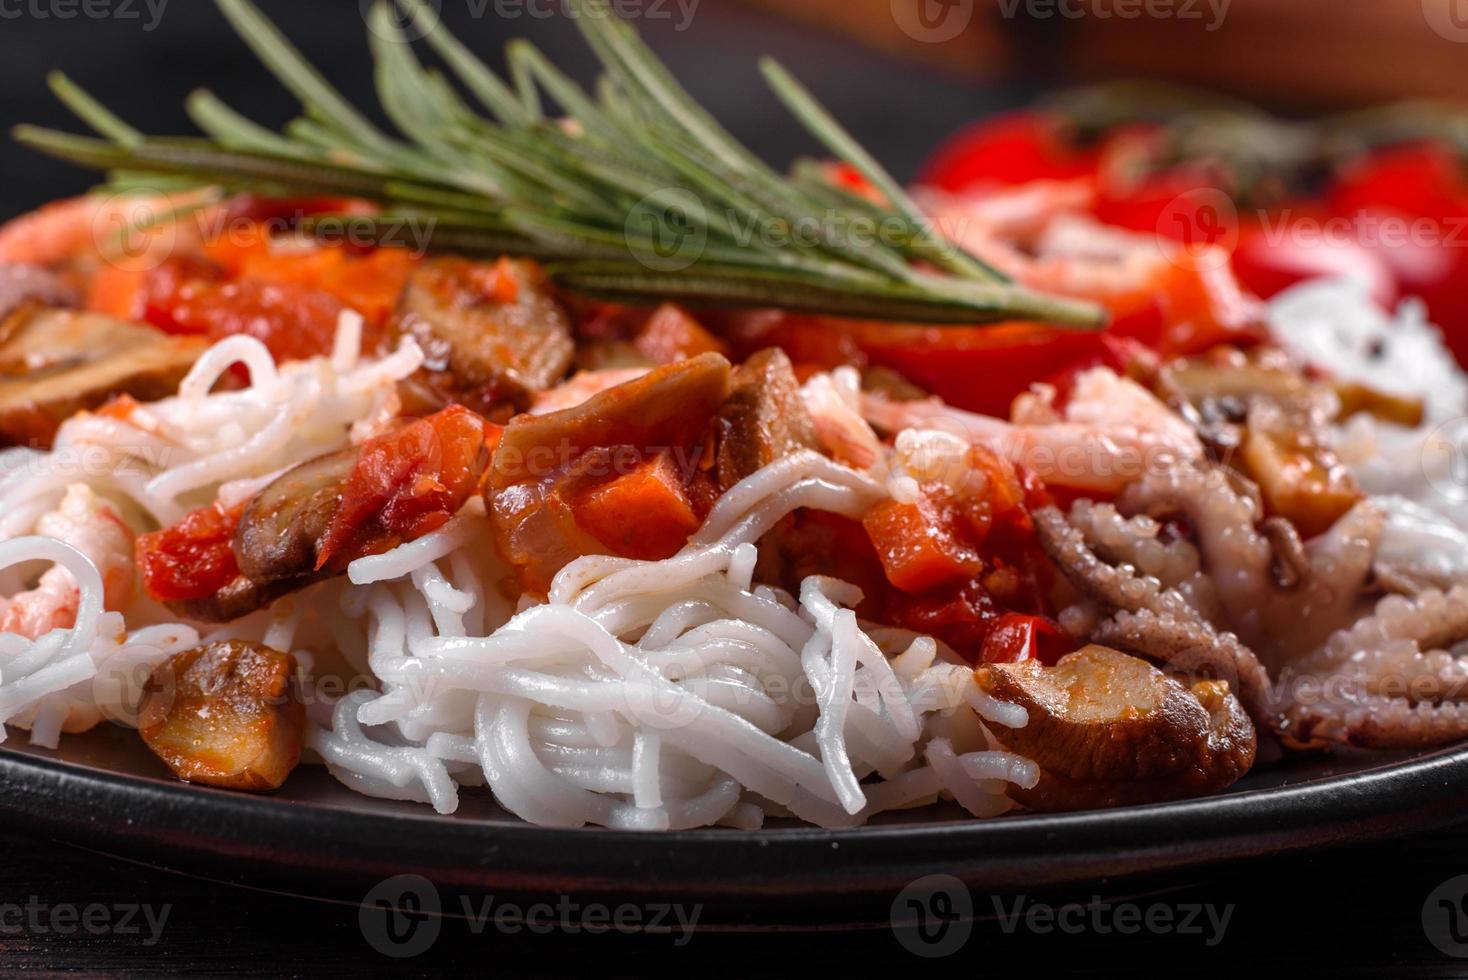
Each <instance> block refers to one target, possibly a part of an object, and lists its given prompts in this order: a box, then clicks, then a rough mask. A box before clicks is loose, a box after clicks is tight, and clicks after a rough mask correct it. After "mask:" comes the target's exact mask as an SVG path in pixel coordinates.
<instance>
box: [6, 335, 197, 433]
mask: <svg viewBox="0 0 1468 980" xmlns="http://www.w3.org/2000/svg"><path fill="white" fill-rule="evenodd" d="M207 346H208V343H207V341H205V340H203V339H202V338H197V337H178V336H170V335H168V334H165V333H163V332H162V331H159V330H155V329H154V328H152V327H147V326H141V325H139V324H133V323H124V322H123V321H121V320H114V319H111V318H110V317H105V316H98V315H96V314H92V313H75V312H69V311H62V310H49V309H36V308H31V307H25V308H22V309H21V310H19V311H17V312H16V313H14V314H13V315H11V316H10V317H9V318H8V319H6V320H5V321H4V323H3V324H0V445H14V444H20V445H29V446H36V447H39V448H45V447H48V446H49V445H50V444H51V441H52V440H53V439H54V438H55V436H56V430H57V428H58V427H60V425H61V423H62V422H64V421H66V420H67V419H68V418H70V417H71V416H73V415H75V414H76V413H77V412H80V411H82V410H84V409H90V408H96V407H97V406H99V405H101V404H103V403H104V402H106V401H107V400H108V399H110V398H112V397H114V396H117V395H131V396H132V397H134V398H137V399H138V400H140V401H156V400H158V399H160V398H166V397H168V396H169V395H172V394H173V393H174V392H175V391H177V389H178V383H179V381H180V380H181V379H182V378H183V376H184V375H185V374H186V373H188V370H189V368H190V367H192V366H193V363H194V361H195V360H197V359H198V357H199V355H200V354H202V353H203V351H204V349H205V348H206V347H207Z"/></svg>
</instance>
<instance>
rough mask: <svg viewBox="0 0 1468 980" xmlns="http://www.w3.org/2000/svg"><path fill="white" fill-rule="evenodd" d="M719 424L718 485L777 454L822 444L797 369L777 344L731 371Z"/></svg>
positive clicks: (729, 483)
mask: <svg viewBox="0 0 1468 980" xmlns="http://www.w3.org/2000/svg"><path fill="white" fill-rule="evenodd" d="M718 424H719V457H718V477H719V489H720V490H728V489H729V488H730V487H732V486H734V484H736V483H738V482H739V481H740V480H743V479H744V478H745V477H747V476H749V475H751V474H752V473H754V472H756V471H757V470H760V469H763V468H764V467H766V466H768V465H770V464H771V463H773V462H775V461H776V460H779V459H783V458H784V457H786V456H789V455H790V454H792V453H795V452H798V451H800V450H802V449H816V448H818V447H819V445H820V443H819V441H818V439H817V438H816V428H815V423H813V422H812V421H811V418H810V413H809V412H807V411H806V409H805V403H804V402H802V401H801V399H800V383H799V382H798V381H797V380H796V379H795V369H794V368H793V367H791V364H790V358H789V357H787V356H785V352H784V351H782V350H780V349H779V348H777V347H771V348H769V349H767V350H762V351H760V352H759V353H757V354H755V355H754V356H752V357H751V358H749V360H747V361H745V362H744V363H743V364H742V365H740V367H739V369H738V370H736V371H735V372H734V377H733V385H732V387H731V389H730V393H729V397H728V399H727V400H726V401H725V402H724V405H723V407H722V408H720V409H719V423H718Z"/></svg>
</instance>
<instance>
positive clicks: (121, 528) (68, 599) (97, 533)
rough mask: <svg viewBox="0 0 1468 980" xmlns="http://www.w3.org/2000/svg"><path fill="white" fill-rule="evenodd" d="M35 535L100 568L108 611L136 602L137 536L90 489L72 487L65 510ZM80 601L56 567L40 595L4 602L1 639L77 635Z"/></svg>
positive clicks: (0, 603) (47, 518)
mask: <svg viewBox="0 0 1468 980" xmlns="http://www.w3.org/2000/svg"><path fill="white" fill-rule="evenodd" d="M35 533H36V534H39V535H42V536H44V537H48V538H56V539H57V540H58V541H63V542H65V543H66V544H69V545H71V546H72V547H73V548H75V549H76V550H78V551H80V552H81V553H82V554H84V555H86V556H87V558H88V559H89V560H90V561H91V562H92V564H94V565H96V566H97V570H98V571H99V572H101V573H102V588H103V595H104V598H103V602H104V604H105V605H106V607H107V608H108V609H111V610H114V611H115V610H120V609H122V608H123V607H125V606H126V605H127V604H128V602H129V601H130V600H131V599H132V595H133V587H134V578H135V575H134V571H133V533H132V531H131V529H129V528H128V526H127V525H126V524H125V523H123V520H122V518H121V517H119V516H118V514H117V511H116V510H114V509H113V508H112V506H111V505H110V504H108V503H107V502H106V501H105V500H103V499H102V498H101V497H98V496H97V495H96V494H95V493H93V492H92V489H91V488H90V487H88V486H87V485H86V484H85V483H74V484H72V485H71V486H69V487H67V488H66V494H65V496H63V497H62V498H61V504H60V506H59V507H58V508H57V509H56V510H54V511H52V512H50V513H48V514H44V515H42V517H41V519H40V520H39V521H37V522H36V528H35ZM80 601H81V591H80V588H79V587H78V585H77V581H76V578H75V577H73V576H72V574H71V572H69V571H67V570H66V569H64V568H62V567H61V566H59V565H57V566H53V567H52V568H50V569H48V570H47V571H46V572H45V573H44V574H42V576H41V578H40V581H39V582H37V584H36V587H35V588H34V589H31V590H29V591H27V592H22V593H20V594H19V595H16V596H13V597H12V598H10V599H9V600H0V633H18V634H20V635H21V636H25V637H28V638H30V639H36V638H37V637H40V636H43V635H45V634H46V633H49V632H50V631H51V630H56V629H71V627H73V626H75V625H76V614H77V608H78V605H79V603H80Z"/></svg>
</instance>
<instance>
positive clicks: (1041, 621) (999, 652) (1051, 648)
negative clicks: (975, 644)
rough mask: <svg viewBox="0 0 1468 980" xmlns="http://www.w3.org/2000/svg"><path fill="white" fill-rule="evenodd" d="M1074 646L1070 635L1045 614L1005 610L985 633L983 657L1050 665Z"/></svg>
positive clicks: (993, 661) (994, 661)
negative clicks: (1036, 661) (1036, 614)
mask: <svg viewBox="0 0 1468 980" xmlns="http://www.w3.org/2000/svg"><path fill="white" fill-rule="evenodd" d="M1074 649H1075V644H1074V643H1072V642H1071V639H1070V637H1069V636H1067V635H1066V634H1065V632H1064V631H1062V630H1061V629H1060V627H1059V626H1057V625H1055V623H1053V622H1052V621H1050V620H1049V619H1047V618H1045V617H1044V616H1029V615H1026V614H1025V613H1005V614H1004V615H1002V616H1000V617H999V618H998V619H996V620H994V622H993V625H992V628H991V629H990V631H989V635H988V636H986V637H984V646H983V653H982V654H981V656H980V659H981V660H983V662H984V663H986V664H1014V663H1019V662H1020V661H1023V660H1038V661H1039V662H1040V663H1042V664H1044V665H1045V666H1047V667H1053V666H1055V664H1056V662H1057V661H1059V660H1060V658H1061V657H1063V656H1065V655H1066V654H1067V653H1070V652H1072V651H1073V650H1074Z"/></svg>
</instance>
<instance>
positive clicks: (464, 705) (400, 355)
mask: <svg viewBox="0 0 1468 980" xmlns="http://www.w3.org/2000/svg"><path fill="white" fill-rule="evenodd" d="M360 331H361V325H360V321H359V320H357V319H356V318H354V317H349V318H347V319H346V320H345V321H344V323H343V326H342V328H341V330H340V336H339V340H338V343H337V348H336V351H335V353H334V354H333V356H332V357H331V358H323V359H318V360H315V361H309V362H303V363H298V364H289V365H286V366H284V367H281V368H277V367H276V365H275V364H274V363H273V362H272V361H271V359H270V357H269V355H268V353H267V352H266V351H265V349H264V347H263V346H261V345H260V344H259V343H258V342H256V341H253V340H250V339H248V338H232V339H230V340H227V341H224V342H222V343H220V344H217V345H215V346H214V347H213V348H212V349H211V350H210V351H209V352H208V353H207V354H205V355H204V357H203V358H202V359H201V360H200V361H199V363H198V364H197V365H196V366H195V367H194V369H193V371H192V372H190V374H189V376H188V378H187V379H186V380H185V381H184V382H183V384H182V385H181V387H180V391H179V394H178V396H177V397H176V398H172V399H168V400H166V401H163V402H160V403H156V404H151V405H146V406H140V407H138V408H135V409H133V410H132V411H131V412H130V413H128V414H126V415H125V416H124V417H121V418H118V417H113V416H112V415H110V414H109V415H105V416H103V415H88V414H83V415H81V416H78V417H77V418H75V419H73V420H71V421H69V422H68V423H66V425H64V426H63V428H62V430H61V433H60V436H59V437H58V439H57V443H56V447H55V449H54V450H53V451H52V452H51V453H45V454H42V453H34V452H30V451H22V452H17V453H12V454H7V455H6V456H3V457H0V469H3V473H4V475H3V476H0V574H3V576H4V581H3V589H0V592H3V594H4V595H7V596H12V597H14V596H16V595H17V593H18V592H20V590H21V588H22V587H23V584H24V583H25V582H26V581H29V578H28V576H33V575H34V573H35V571H36V569H37V568H45V567H46V565H47V564H52V565H56V566H60V567H63V568H65V569H66V570H67V571H69V572H70V573H71V575H72V576H73V578H74V581H75V586H76V588H77V590H78V593H79V602H78V608H77V614H76V618H75V625H74V626H73V627H71V628H69V629H57V630H53V631H51V632H50V633H47V634H46V635H44V636H41V637H40V638H39V639H36V640H27V639H25V638H23V637H20V636H15V635H3V636H0V722H3V723H6V724H10V725H12V726H18V727H23V728H29V729H30V730H31V732H32V738H33V740H34V741H36V742H38V743H39V744H43V745H48V746H54V745H55V744H56V741H57V739H58V738H59V736H60V733H61V732H62V731H63V730H65V731H82V730H85V729H87V728H89V727H91V726H93V725H95V724H97V723H98V722H100V721H102V720H104V719H109V720H114V721H120V722H123V723H127V722H129V721H130V720H131V716H132V713H133V712H135V711H136V707H137V703H138V700H139V696H140V683H141V680H140V679H142V678H146V676H147V673H148V671H150V670H151V669H152V668H153V667H154V666H156V665H157V664H158V663H160V662H162V661H163V660H165V659H167V658H168V657H170V656H172V655H173V654H175V653H178V652H180V651H183V650H186V649H189V648H191V647H193V646H196V645H198V644H199V643H202V642H211V641H215V640H220V639H235V638H237V639H251V640H255V641H258V642H262V643H266V644H267V645H270V646H273V647H277V648H279V649H283V650H291V651H293V652H295V653H296V654H297V656H298V659H300V661H301V662H302V663H303V665H305V666H306V667H307V668H308V669H312V668H314V669H315V670H316V674H317V676H313V677H312V678H310V682H309V683H308V685H307V690H308V701H309V708H310V715H311V719H312V720H311V724H310V727H309V734H308V746H309V748H310V749H311V750H313V751H314V752H315V753H316V755H317V756H319V758H320V760H321V761H323V762H324V763H325V764H326V765H327V767H328V768H329V769H330V771H331V772H332V773H333V774H334V775H335V776H336V777H337V778H338V779H340V780H341V781H342V782H343V783H344V784H346V785H347V786H349V787H351V788H353V789H355V790H357V791H359V792H362V793H365V794H368V795H371V796H377V797H384V798H389V799H400V800H414V801H420V802H425V803H429V804H432V805H433V806H434V808H435V809H437V810H438V811H439V812H442V813H450V812H453V811H454V810H455V809H456V808H457V807H458V803H459V790H460V788H461V787H466V786H468V787H473V786H487V787H488V788H489V790H490V791H491V792H492V793H493V794H494V796H495V798H496V799H497V801H498V802H499V803H500V804H501V805H502V806H503V807H504V808H505V809H507V810H509V811H510V812H512V813H514V814H516V815H518V816H520V817H522V818H524V819H525V820H528V821H531V822H534V823H537V824H543V825H549V826H567V827H571V826H581V825H584V824H597V825H601V826H607V827H619V828H631V829H644V830H667V829H676V828H688V827H700V826H711V825H732V826H741V827H754V826H759V825H760V824H761V823H762V822H763V820H764V818H765V817H766V816H767V815H774V816H793V817H798V818H800V819H803V820H806V821H809V822H812V823H816V824H820V825H823V826H840V825H850V824H854V823H859V822H861V821H863V820H865V819H867V818H868V817H870V816H872V815H873V814H876V813H880V812H883V811H886V810H892V809H899V808H905V807H912V806H917V805H922V804H926V803H929V802H932V801H934V800H936V799H939V798H941V797H946V798H952V799H955V800H957V801H958V802H959V803H960V804H962V805H963V806H964V807H966V808H967V809H968V810H969V811H970V812H972V813H974V814H975V815H980V816H988V815H994V814H998V813H1002V812H1004V811H1005V810H1006V809H1008V808H1009V806H1010V803H1009V801H1008V799H1007V798H1006V796H1005V795H1004V788H1005V786H1006V785H1007V784H1010V783H1015V784H1019V785H1023V786H1033V785H1034V783H1035V781H1036V780H1037V779H1038V777H1039V772H1038V769H1037V767H1036V766H1035V765H1034V763H1032V762H1029V761H1027V760H1025V759H1022V758H1019V757H1016V756H1014V755H1011V754H1009V753H1005V752H1002V751H997V750H995V749H994V748H993V747H992V745H991V742H990V739H989V737H988V734H987V732H986V729H985V728H984V722H985V721H990V722H997V723H1001V724H1004V725H1008V726H1018V725H1023V724H1024V722H1025V717H1024V712H1023V710H1022V709H1020V708H1017V707H1015V706H1014V705H1008V704H1001V703H998V702H995V701H993V700H992V699H990V698H988V697H987V696H986V695H984V694H983V693H982V692H981V691H980V690H979V688H978V687H977V685H975V684H973V683H972V672H971V670H970V669H969V668H968V667H967V666H965V665H963V664H961V663H959V662H957V659H956V658H954V657H952V656H951V654H949V653H948V652H947V651H943V650H940V648H939V646H938V644H936V643H935V642H934V641H933V640H931V639H928V638H925V637H918V636H915V635H912V634H908V633H905V632H903V631H898V630H889V629H882V628H877V627H871V626H867V625H864V624H863V623H861V622H860V621H859V620H858V619H857V616H856V613H855V612H854V611H853V607H854V606H855V605H857V603H859V601H860V598H861V596H860V593H859V592H858V590H856V589H855V588H854V587H852V586H850V585H847V584H845V583H843V582H841V581H839V580H837V579H834V578H822V577H812V578H809V579H807V580H806V581H805V582H804V583H803V585H802V587H801V589H800V595H799V596H798V597H796V596H790V595H788V594H786V593H784V592H782V591H780V590H777V589H773V588H770V587H768V586H764V585H759V584H756V583H755V581H754V571H755V564H756V560H757V552H756V547H755V545H756V542H757V541H758V540H759V539H760V538H761V537H762V536H763V535H764V534H765V533H766V532H767V531H768V530H770V529H771V528H772V527H773V526H774V525H775V524H776V523H777V522H778V521H780V520H781V519H782V518H784V517H785V516H786V515H788V514H790V513H792V512H794V511H795V510H797V509H798V508H803V507H808V508H817V509H821V510H826V511H831V512H834V513H838V514H843V515H846V516H849V517H861V516H862V515H863V514H865V513H866V512H867V511H868V510H869V509H870V508H871V506H872V505H873V504H875V503H876V502H878V501H879V500H881V499H882V498H883V497H885V496H886V494H887V488H886V486H885V484H884V483H882V482H879V481H878V480H876V479H874V478H873V477H871V476H868V475H866V474H862V473H859V472H857V471H855V470H852V469H849V468H847V467H845V466H842V465H840V464H838V463H835V462H832V461H831V460H828V459H826V458H825V457H822V456H819V455H817V454H815V453H804V454H800V455H796V456H792V457H789V458H786V459H784V460H782V461H780V462H779V463H776V464H774V465H772V466H770V467H767V468H765V469H764V470H761V471H760V472H758V473H756V474H754V475H753V476H751V477H750V478H749V479H747V480H745V481H744V482H743V483H740V484H739V485H738V486H736V487H734V488H733V489H732V490H730V491H729V492H728V493H726V494H725V495H724V496H723V497H722V498H721V499H720V500H719V502H718V504H717V505H716V506H715V508H714V510H713V512H712V513H711V514H710V517H709V520H708V522H707V523H706V525H705V526H704V528H703V529H702V530H701V531H700V532H699V533H698V534H697V535H696V536H695V537H694V538H693V540H692V541H691V542H690V543H689V545H688V547H687V548H685V549H684V550H683V551H682V552H680V553H679V554H678V555H676V556H674V557H673V558H670V559H668V560H666V561H658V562H641V561H632V560H627V559H620V558H608V557H588V558H582V559H580V560H578V561H576V562H573V563H572V564H571V565H569V566H567V567H566V568H565V569H563V570H562V571H561V573H560V574H559V575H558V576H557V577H556V579H555V581H554V583H553V585H552V588H551V591H550V594H549V595H548V597H547V600H546V601H545V602H543V603H537V604H531V603H529V602H526V601H522V602H521V604H520V608H515V607H513V606H512V605H511V603H510V602H509V601H508V600H506V599H505V598H504V597H503V596H502V595H501V594H500V592H499V590H498V585H499V583H500V582H501V581H503V580H504V579H505V578H506V577H507V576H508V574H509V570H508V569H506V568H504V567H503V566H501V565H500V564H499V562H498V559H497V558H495V556H494V554H493V548H490V547H487V546H486V545H487V542H488V541H489V540H490V528H489V524H488V520H487V518H486V516H485V513H484V508H483V504H482V502H481V501H478V500H475V501H472V502H471V503H470V504H469V505H468V506H467V507H466V508H465V509H464V511H463V512H462V513H460V514H459V515H458V516H457V517H455V518H454V519H453V520H452V521H450V523H449V524H448V525H446V526H445V527H443V528H441V529H440V530H438V531H436V532H434V533H433V534H430V535H428V536H426V537H424V538H421V539H419V540H417V541H414V542H411V543H409V544H405V545H402V546H401V547H398V548H396V549H395V550H393V551H390V552H388V553H386V554H382V555H377V556H373V557H369V558H362V559H359V560H358V561H356V562H354V563H353V564H352V565H351V566H350V568H349V569H348V574H347V576H346V578H345V579H339V580H336V581H333V582H328V583H323V584H321V585H318V586H315V587H313V588H312V589H309V590H307V591H305V592H302V593H299V594H297V595H295V596H291V597H288V598H286V599H284V600H281V601H280V602H277V603H276V604H275V605H274V606H273V607H272V608H271V609H270V610H267V611H263V612H260V613H255V614H253V615H251V616H248V617H245V618H244V619H242V620H239V621H237V622H235V623H231V624H228V625H227V626H224V627H222V628H218V629H215V630H213V631H212V632H211V631H203V630H201V629H200V628H198V627H196V626H193V625H189V624H184V623H174V622H169V621H168V620H169V616H168V614H167V613H166V611H165V610H162V609H160V608H159V607H157V606H156V605H155V604H153V603H151V602H149V601H148V600H146V599H144V598H136V599H134V600H132V601H131V603H130V604H129V606H128V608H127V609H125V610H123V611H121V612H107V611H104V608H103V595H104V584H103V581H102V576H101V574H100V573H99V572H98V570H97V567H96V565H95V564H94V563H93V562H92V561H91V560H89V559H88V557H87V556H86V555H84V554H83V553H82V552H81V551H79V550H77V549H76V548H73V547H71V546H70V545H68V544H65V543H63V542H61V541H57V540H54V539H50V538H41V537H36V536H34V535H32V533H31V532H32V531H33V530H34V528H35V525H36V523H37V521H38V520H39V519H40V518H41V517H42V515H44V514H45V513H46V512H47V511H49V510H50V509H51V508H54V507H55V506H56V505H57V503H58V501H59V500H60V499H61V497H62V496H63V495H64V494H65V492H66V490H67V488H68V487H69V486H71V485H73V484H75V483H77V482H82V483H86V484H87V485H88V486H90V487H91V488H92V489H93V490H94V491H95V492H96V493H97V494H98V495H99V496H100V497H102V498H105V499H106V500H107V501H109V502H110V503H111V504H113V505H115V506H116V507H118V508H119V510H120V511H125V512H127V513H129V514H133V515H136V516H138V517H139V518H142V519H146V520H147V521H149V522H152V523H156V524H169V523H173V522H175V521H177V520H178V519H179V518H181V517H182V516H183V515H185V514H186V513H187V512H188V511H189V510H191V509H193V508H195V507H198V506H203V505H206V504H208V503H210V502H212V501H213V500H215V499H221V500H223V501H225V502H226V503H231V502H238V501H242V500H244V499H247V498H248V497H249V496H251V495H252V494H253V493H255V492H257V491H258V490H259V489H260V488H262V487H263V486H264V485H265V484H266V483H267V482H268V481H269V480H271V479H273V478H274V477H275V476H276V475H278V474H279V473H280V472H281V471H283V470H285V469H287V468H289V467H291V466H293V465H297V464H299V463H301V462H304V461H306V460H309V459H311V458H313V457H315V456H318V455H320V454H323V453H326V452H331V451H334V450H336V449H339V448H341V447H343V446H345V445H347V444H348V443H349V442H350V441H352V440H353V439H354V437H355V438H357V439H360V438H364V437H366V436H367V435H370V434H371V432H372V430H373V429H374V427H375V425H376V424H377V423H378V422H380V421H382V420H385V419H388V418H390V417H391V416H392V415H393V414H394V413H395V411H396V408H397V404H396V397H395V395H394V388H395V385H396V382H397V381H398V380H400V379H402V378H404V377H407V376H408V375H410V374H411V373H412V372H413V371H414V370H416V369H417V367H418V366H419V364H420V363H421V360H422V355H421V353H420V352H419V351H418V349H417V348H416V347H414V346H413V345H412V344H411V343H409V344H407V345H405V346H404V347H403V348H401V349H400V350H398V351H397V352H396V353H393V354H391V355H389V356H387V357H385V358H382V359H379V360H375V361H369V360H364V359H362V358H361V357H360V355H359V353H358V346H359V343H360ZM239 364H243V365H245V366H246V367H247V368H248V370H249V376H250V383H249V385H248V386H247V387H244V388H241V389H238V390H216V387H217V384H218V381H219V380H220V379H221V378H222V377H224V376H225V374H226V373H227V372H229V371H231V370H232V369H233V368H234V367H235V366H236V365H239ZM87 454H91V455H90V462H89V463H84V464H82V465H81V467H80V470H79V468H78V466H77V465H75V461H76V460H82V459H84V458H86V457H87ZM0 601H3V602H11V601H22V599H19V598H14V599H6V600H0ZM0 608H3V607H0ZM130 630H131V632H130ZM330 658H337V659H341V660H344V661H345V663H346V665H347V667H348V669H350V670H354V671H357V672H360V673H361V674H362V675H364V676H365V677H367V678H369V679H370V685H371V686H369V687H365V688H359V689H355V690H350V691H349V692H348V693H341V692H340V691H338V692H336V693H337V695H339V696H335V697H333V696H331V695H330V694H328V693H325V691H326V688H325V685H321V684H319V683H318V682H319V681H320V680H321V676H320V675H321V674H322V673H324V671H325V668H324V666H323V662H324V661H325V660H327V659H330Z"/></svg>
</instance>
